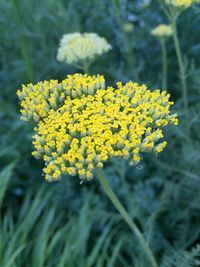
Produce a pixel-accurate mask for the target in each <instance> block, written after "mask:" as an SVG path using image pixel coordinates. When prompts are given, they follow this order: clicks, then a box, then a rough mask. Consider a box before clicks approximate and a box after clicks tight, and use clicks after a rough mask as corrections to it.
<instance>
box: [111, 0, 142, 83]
mask: <svg viewBox="0 0 200 267" xmlns="http://www.w3.org/2000/svg"><path fill="white" fill-rule="evenodd" d="M111 2H112V6H113V9H114V15H115V18H116V21H117V23H118V25H119V27H120V30H121V31H122V33H123V34H124V40H125V45H126V47H127V50H128V53H127V56H126V60H127V63H128V65H129V67H130V68H134V67H135V53H134V50H133V47H132V44H131V40H130V37H129V35H128V34H127V33H126V32H125V31H124V27H123V25H124V20H123V18H122V16H121V13H120V8H119V2H118V0H111ZM134 76H135V77H134V78H135V79H136V80H137V79H138V74H137V73H136V71H135V73H134Z"/></svg>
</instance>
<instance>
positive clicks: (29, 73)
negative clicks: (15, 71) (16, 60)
mask: <svg viewBox="0 0 200 267" xmlns="http://www.w3.org/2000/svg"><path fill="white" fill-rule="evenodd" d="M13 10H14V13H15V18H16V23H17V26H18V28H19V27H20V26H21V15H20V7H19V0H13ZM19 46H20V52H21V55H22V58H23V60H24V64H25V68H26V79H27V81H33V79H34V70H33V65H32V62H31V58H30V55H29V51H28V45H27V41H26V39H25V37H24V36H21V37H20V40H19Z"/></svg>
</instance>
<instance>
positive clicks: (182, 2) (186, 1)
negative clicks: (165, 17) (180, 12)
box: [165, 0, 195, 9]
mask: <svg viewBox="0 0 200 267" xmlns="http://www.w3.org/2000/svg"><path fill="white" fill-rule="evenodd" d="M165 2H166V4H168V5H172V6H175V7H177V8H184V9H185V8H188V7H190V6H191V5H192V4H193V2H195V1H194V0H165Z"/></svg>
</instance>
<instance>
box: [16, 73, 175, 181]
mask: <svg viewBox="0 0 200 267" xmlns="http://www.w3.org/2000/svg"><path fill="white" fill-rule="evenodd" d="M69 80H70V81H73V83H72V84H70V90H71V93H66V92H65V90H64V89H63V87H62V86H63V83H64V84H65V83H66V81H67V84H68V83H69ZM86 81H87V83H86ZM78 83H80V84H81V86H79V85H78ZM43 84H45V86H46V87H45V88H46V89H45V90H43V91H42V89H41V88H43V87H42V86H43ZM37 88H39V89H38V91H37V90H36V89H37ZM60 88H62V89H60ZM43 89H44V88H43ZM73 90H74V91H75V93H76V94H75V95H73V94H72V92H73ZM33 92H34V94H36V99H37V98H39V100H38V101H36V104H35V102H34V98H33V97H34V96H33V95H32V94H33ZM55 92H56V93H55ZM63 92H64V95H63V96H62V97H61V95H62V94H63ZM51 94H55V95H56V97H55V98H54V99H55V105H53V106H51V104H49V103H50V100H49V99H50V98H51V97H52V95H51ZM18 95H19V97H20V100H22V101H21V104H22V107H23V110H22V114H23V118H24V117H25V118H26V119H28V120H29V119H34V120H35V116H36V117H37V120H36V121H38V124H37V125H36V127H35V128H34V131H35V134H34V137H33V138H34V141H33V145H34V147H35V151H34V152H33V155H34V156H35V157H36V158H43V160H44V162H45V167H44V174H45V178H46V179H47V180H48V181H54V180H58V179H60V177H61V175H65V174H69V175H72V176H74V175H78V176H79V177H80V178H81V179H87V180H89V179H91V178H92V177H93V174H94V171H95V169H96V168H103V166H104V162H106V161H107V160H108V159H110V158H112V157H122V158H124V159H126V160H129V162H130V163H132V164H138V163H139V162H140V157H141V152H154V153H156V154H157V153H160V152H161V151H162V150H163V149H164V147H165V146H166V144H167V142H166V141H160V139H162V138H163V132H162V127H164V126H166V125H168V124H169V123H172V124H175V125H176V124H177V123H178V119H177V115H176V114H170V110H169V109H170V106H171V105H173V102H170V101H169V94H167V93H166V92H165V91H163V92H161V91H160V90H158V89H157V90H155V91H154V92H151V91H150V90H149V89H148V88H147V87H146V86H145V85H142V86H140V85H138V84H137V83H134V82H128V83H126V84H125V85H123V84H122V83H121V82H118V83H117V85H116V89H114V88H112V87H108V88H106V89H105V87H104V79H103V77H102V76H87V75H84V76H82V75H81V74H75V75H74V76H68V78H67V79H66V80H64V81H62V82H61V83H58V81H50V82H43V83H38V84H37V85H34V86H33V85H28V86H27V87H25V86H23V89H22V90H21V91H19V92H18ZM42 100H44V103H45V104H46V103H47V104H48V108H47V109H45V110H44V107H43V106H45V104H43V102H42ZM43 112H44V114H43ZM38 116H39V117H38Z"/></svg>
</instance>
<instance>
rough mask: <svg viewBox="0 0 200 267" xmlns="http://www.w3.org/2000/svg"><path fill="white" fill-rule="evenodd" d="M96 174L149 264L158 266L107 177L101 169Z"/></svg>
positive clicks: (153, 266)
mask: <svg viewBox="0 0 200 267" xmlns="http://www.w3.org/2000/svg"><path fill="white" fill-rule="evenodd" d="M97 175H98V178H99V181H100V183H101V185H102V186H103V188H104V190H105V192H106V193H107V195H108V197H109V198H110V200H111V202H112V203H113V204H114V206H115V207H116V209H117V210H118V212H119V213H120V214H121V216H122V217H123V219H124V220H125V222H126V223H127V224H128V225H129V227H130V228H131V229H132V231H133V232H134V234H135V235H136V237H137V239H138V241H139V243H140V245H141V247H142V248H143V250H144V253H145V254H146V256H147V258H148V260H149V262H150V263H151V266H152V267H158V265H157V262H156V259H155V257H154V255H153V253H152V251H151V249H150V247H149V245H148V243H147V242H146V240H145V239H144V237H143V235H142V233H141V232H140V231H139V229H138V227H137V225H136V224H135V223H134V221H133V220H132V219H131V217H130V216H129V214H128V212H127V211H126V210H125V208H124V207H123V206H122V204H121V202H120V201H119V199H118V198H117V196H116V195H115V193H114V192H113V190H112V188H111V187H110V185H109V183H108V181H107V179H106V178H105V176H104V174H103V172H102V170H100V169H98V170H97Z"/></svg>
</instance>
